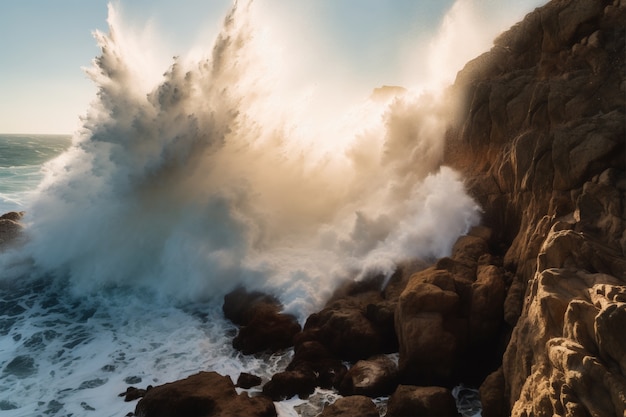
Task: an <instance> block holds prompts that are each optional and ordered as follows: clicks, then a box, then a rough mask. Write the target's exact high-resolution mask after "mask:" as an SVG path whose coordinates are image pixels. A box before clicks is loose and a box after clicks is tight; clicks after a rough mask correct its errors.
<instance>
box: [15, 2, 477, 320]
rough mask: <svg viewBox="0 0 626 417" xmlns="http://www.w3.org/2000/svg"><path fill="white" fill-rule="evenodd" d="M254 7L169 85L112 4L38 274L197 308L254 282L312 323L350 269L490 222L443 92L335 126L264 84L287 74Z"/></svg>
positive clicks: (34, 226) (234, 17)
mask: <svg viewBox="0 0 626 417" xmlns="http://www.w3.org/2000/svg"><path fill="white" fill-rule="evenodd" d="M252 6H253V5H252V4H251V3H249V2H239V3H237V4H236V5H235V6H234V7H233V8H232V10H231V11H230V12H229V14H228V15H227V17H226V18H225V20H224V25H223V28H222V31H221V33H220V34H219V35H218V37H217V39H216V41H215V44H214V45H213V48H212V51H211V53H210V54H209V55H208V56H206V57H205V58H203V59H200V60H198V61H189V60H186V59H182V58H178V59H175V61H174V63H173V64H172V66H171V67H170V68H169V70H167V71H166V72H165V74H163V76H162V79H161V80H159V81H158V83H157V84H156V85H150V84H148V83H146V81H145V80H146V78H147V77H146V76H145V75H144V72H143V71H145V69H143V67H141V65H139V64H137V62H136V61H138V58H137V57H136V56H134V55H133V54H131V52H133V51H134V49H133V48H130V47H128V45H131V44H132V40H128V39H125V38H124V32H123V30H122V28H120V27H118V25H119V23H118V17H117V15H116V11H115V9H114V8H113V7H110V11H109V14H110V17H109V25H110V29H109V33H108V34H104V33H100V32H97V33H96V38H97V40H98V43H99V45H100V47H101V49H102V55H101V56H100V57H98V58H97V59H96V60H95V62H94V67H93V68H91V69H90V70H89V75H90V76H91V77H92V79H93V80H94V82H96V84H97V85H98V88H99V90H98V97H97V100H95V102H94V103H93V105H92V108H91V109H90V110H89V112H88V114H87V116H86V117H85V119H84V123H83V126H84V127H83V130H82V131H81V132H80V133H79V134H78V135H77V136H76V137H75V143H74V146H73V147H72V149H70V150H69V151H68V152H67V153H66V154H65V155H63V156H62V157H61V159H60V161H61V162H59V161H57V162H56V164H57V169H55V170H52V172H51V173H50V176H49V178H48V179H46V180H45V181H44V182H43V183H42V187H41V189H40V190H39V198H38V200H37V201H36V202H35V204H33V206H32V208H31V209H30V210H29V211H28V218H27V221H28V223H29V227H28V230H29V235H30V242H29V243H28V245H27V247H26V248H25V251H26V253H28V254H29V255H30V256H31V257H32V258H33V260H34V262H35V265H36V267H37V269H38V270H40V271H48V272H49V271H56V273H57V274H58V275H60V276H67V277H69V279H70V281H71V283H72V287H73V288H74V290H75V291H77V293H82V292H85V291H86V292H87V293H89V292H91V291H98V290H101V289H102V288H108V287H111V286H129V287H134V288H143V289H148V290H150V291H155V292H156V293H158V294H160V295H162V296H165V297H174V298H175V299H177V300H186V301H190V300H202V299H208V298H212V297H219V296H221V295H223V294H224V293H225V292H226V291H228V290H230V289H232V287H233V286H234V285H237V284H238V283H244V284H246V285H248V286H252V287H258V288H265V289H270V290H273V291H277V292H278V293H279V294H278V295H279V296H280V297H281V299H282V300H283V302H284V303H285V304H286V305H287V306H289V307H291V308H293V310H294V312H296V313H298V314H299V315H300V316H301V317H305V316H306V314H308V313H310V312H311V311H312V309H313V308H315V307H319V305H320V302H322V301H323V300H324V298H325V297H327V296H328V293H329V292H330V291H331V290H332V289H333V287H334V286H335V285H336V283H337V282H338V280H340V279H354V278H355V277H358V276H359V274H361V273H363V272H364V271H365V269H375V270H379V271H380V272H384V273H386V274H390V273H391V272H392V271H393V267H394V264H395V263H396V262H397V261H400V260H402V259H407V258H414V257H436V256H443V255H445V254H446V253H447V252H448V251H449V250H450V248H451V245H452V243H453V241H454V239H455V238H456V237H457V236H458V235H459V234H462V233H464V232H465V231H466V230H467V229H468V228H469V227H470V226H471V225H472V224H475V223H476V222H477V221H478V211H479V210H478V207H477V206H476V204H475V203H474V202H473V201H472V200H471V199H470V198H468V197H467V196H466V195H465V193H464V191H463V187H462V184H461V182H460V179H459V178H458V177H457V176H456V174H455V173H454V172H452V171H451V170H450V169H447V168H441V169H439V168H438V165H439V161H440V157H441V150H442V137H443V133H444V131H445V128H446V125H447V120H446V114H447V113H448V112H449V109H450V106H448V105H447V103H446V102H445V100H444V99H443V97H444V96H443V95H442V94H436V95H434V94H430V93H429V94H425V93H423V94H413V93H411V92H410V91H408V92H402V93H400V94H395V95H394V94H392V95H390V96H389V97H388V98H387V99H386V100H382V101H381V100H378V101H374V100H368V101H367V102H366V103H365V105H363V106H362V110H359V109H358V108H357V109H356V110H354V112H355V113H353V116H352V117H353V119H352V123H353V124H352V125H351V127H352V129H353V130H352V131H351V132H350V131H348V130H347V129H346V126H343V127H342V128H341V129H338V133H334V135H335V137H332V136H331V137H328V135H332V134H333V133H332V132H330V133H329V132H328V131H322V130H320V131H316V130H315V129H312V128H311V126H310V125H306V120H301V119H300V118H302V117H306V115H307V108H306V105H307V103H306V102H300V105H301V106H304V108H301V109H298V110H297V111H293V112H290V111H291V109H292V107H293V105H292V103H290V102H288V101H286V102H282V103H281V102H279V100H277V98H276V97H275V95H273V91H272V90H271V89H268V88H267V87H266V86H275V85H276V82H277V80H274V79H273V78H272V73H273V72H272V63H271V62H267V60H264V53H263V52H264V50H265V49H263V48H266V47H267V45H263V48H261V46H260V44H259V42H261V41H259V40H258V38H259V37H258V36H257V33H258V29H257V28H256V27H255V24H254V21H253V17H254V12H253V10H251V9H252V8H253V7H252ZM148 78H149V77H148ZM372 109H375V111H373V110H372ZM359 111H361V112H362V113H361V115H362V117H363V118H362V119H360V120H359V118H358V115H359ZM372 113H374V114H376V113H377V117H374V118H372V119H366V118H365V117H364V116H365V115H367V116H369V117H371V115H372ZM292 114H295V115H297V116H293V117H292ZM355 114H356V115H357V116H356V117H355ZM355 121H356V122H357V123H355ZM301 126H307V127H306V129H303V128H301ZM322 134H324V135H325V136H326V137H325V138H324V144H326V148H325V147H324V146H322V144H321V143H320V144H319V146H318V142H320V141H319V138H321V137H322ZM329 143H330V144H332V143H335V144H336V149H334V150H333V149H329V148H328V144H329ZM57 242H62V244H57Z"/></svg>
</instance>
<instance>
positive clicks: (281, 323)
mask: <svg viewBox="0 0 626 417" xmlns="http://www.w3.org/2000/svg"><path fill="white" fill-rule="evenodd" d="M282 308H283V307H282V305H281V303H280V302H279V301H278V300H277V299H276V298H275V297H272V296H271V295H268V294H264V293H261V292H258V291H252V292H248V291H247V290H246V289H245V288H243V287H238V288H237V289H235V290H233V291H231V292H230V293H228V294H226V296H225V297H224V305H223V308H222V309H223V311H224V315H225V316H226V318H228V319H230V320H231V321H232V322H233V323H235V324H237V325H239V326H240V328H239V333H238V334H237V336H236V337H235V338H234V339H233V347H234V348H235V349H237V350H239V351H241V352H242V353H244V354H246V355H250V354H253V353H260V352H264V351H270V352H276V351H278V350H281V349H285V348H288V347H290V346H293V338H294V336H295V335H296V334H298V333H299V332H300V324H299V323H298V320H297V319H296V318H295V317H294V316H292V315H290V314H284V313H281V310H282Z"/></svg>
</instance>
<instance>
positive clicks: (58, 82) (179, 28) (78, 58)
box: [0, 0, 545, 134]
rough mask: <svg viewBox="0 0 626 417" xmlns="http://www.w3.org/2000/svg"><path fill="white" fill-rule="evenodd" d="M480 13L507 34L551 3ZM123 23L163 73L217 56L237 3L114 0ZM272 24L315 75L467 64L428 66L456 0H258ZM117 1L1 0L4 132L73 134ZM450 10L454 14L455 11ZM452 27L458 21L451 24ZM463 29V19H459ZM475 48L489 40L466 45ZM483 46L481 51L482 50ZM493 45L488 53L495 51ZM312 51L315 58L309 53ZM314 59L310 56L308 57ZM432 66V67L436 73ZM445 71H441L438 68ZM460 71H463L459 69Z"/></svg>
mask: <svg viewBox="0 0 626 417" xmlns="http://www.w3.org/2000/svg"><path fill="white" fill-rule="evenodd" d="M458 1H459V2H461V3H467V4H470V5H471V7H472V8H473V13H474V14H475V16H474V18H473V20H470V21H469V22H466V24H468V25H470V26H471V27H474V28H475V29H476V30H473V29H472V30H470V31H469V32H471V33H474V34H480V33H481V32H480V28H482V27H483V26H485V25H487V26H488V25H491V24H492V23H493V25H496V26H497V25H503V24H506V25H507V26H504V27H502V29H505V28H507V27H508V26H510V25H511V24H512V23H514V22H516V21H518V20H520V19H521V18H522V17H523V16H524V15H525V13H527V12H529V11H531V10H532V9H534V8H535V7H537V6H539V5H541V4H543V3H544V2H545V1H542V0H520V1H515V2H513V1H507V2H502V1H500V0H458ZM112 3H113V5H114V6H115V8H116V9H117V10H119V12H120V14H121V16H122V20H123V22H124V23H125V25H127V26H128V27H130V28H133V30H135V31H137V33H139V34H140V35H145V36H147V37H149V38H151V39H152V40H151V42H152V43H151V44H152V45H153V49H155V50H156V51H154V50H153V51H151V53H153V54H156V55H157V56H159V57H160V61H159V65H162V66H163V72H164V71H165V70H167V68H168V66H169V65H171V58H172V56H175V55H176V56H179V55H185V54H186V53H187V52H188V51H190V50H193V49H194V48H195V49H199V50H204V51H210V48H211V45H212V41H213V39H214V37H215V35H216V34H217V33H218V31H219V27H220V24H221V21H222V19H223V17H224V16H225V14H226V12H227V10H228V8H229V7H230V5H231V4H232V2H231V1H230V0H210V1H207V0H113V2H112ZM257 3H259V4H260V7H261V8H262V10H263V11H264V15H265V17H266V18H265V19H264V21H263V22H262V24H265V25H268V26H273V27H281V28H284V31H283V32H282V33H283V34H284V37H283V39H282V40H284V42H285V44H286V45H288V46H287V47H288V48H289V47H291V48H298V49H299V50H300V51H304V53H302V52H300V53H301V54H302V55H303V56H305V59H304V60H303V65H306V66H307V67H308V69H309V73H311V74H313V73H319V74H324V75H325V76H328V77H335V78H337V79H350V80H352V81H355V80H356V81H358V82H359V83H362V84H366V85H369V86H370V88H371V89H373V88H375V87H378V86H381V85H404V84H406V83H407V82H408V81H407V80H409V79H411V78H415V77H416V76H420V75H423V76H427V73H428V72H429V71H430V73H431V75H432V73H436V72H437V70H438V69H439V68H441V67H442V66H446V65H448V64H450V65H452V63H451V61H453V60H455V59H456V58H457V55H458V54H456V53H454V52H449V53H448V55H445V54H440V55H439V56H438V58H436V59H434V60H432V61H433V62H434V64H433V63H432V62H431V63H430V64H428V63H424V62H423V58H424V56H425V55H426V50H427V49H428V46H429V44H430V43H432V38H433V36H437V34H438V35H439V42H440V44H445V43H446V42H457V43H458V41H459V40H458V39H456V38H454V37H453V36H452V37H451V38H450V39H449V40H447V41H446V39H445V33H443V32H444V31H445V25H446V19H447V17H446V16H448V18H449V15H450V13H449V12H450V10H451V8H452V7H453V5H454V4H455V1H454V0H394V1H383V0H301V1H297V2H295V1H288V0H257ZM107 4H108V1H107V0H54V1H51V0H3V1H2V2H1V3H0V133H63V134H72V133H73V132H75V131H76V130H77V129H78V128H79V126H80V117H79V116H80V115H82V114H84V113H85V112H86V110H87V108H88V106H89V103H90V102H91V101H92V100H93V99H94V98H95V94H96V87H95V86H94V85H93V82H92V81H91V80H89V78H88V77H87V75H86V74H85V72H84V68H86V67H89V66H91V62H92V60H93V58H95V57H96V56H97V55H98V54H99V50H98V47H97V45H96V42H95V40H94V38H93V36H92V33H93V31H94V30H100V31H104V32H106V31H107ZM447 13H448V14H447ZM449 23H450V22H449ZM451 23H452V25H457V26H458V25H459V23H458V22H454V21H452V22H451ZM466 41H467V42H473V43H474V44H478V43H481V42H482V43H484V40H480V39H474V38H471V39H466ZM482 43H481V44H482ZM488 47H489V44H488V43H487V44H486V46H485V48H486V49H488ZM307 51H308V55H307ZM306 57H308V58H306ZM429 65H430V69H429ZM433 65H435V66H433ZM454 65H459V64H457V63H454Z"/></svg>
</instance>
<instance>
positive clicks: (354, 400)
mask: <svg viewBox="0 0 626 417" xmlns="http://www.w3.org/2000/svg"><path fill="white" fill-rule="evenodd" d="M354 416H359V417H379V414H378V410H377V409H376V405H374V403H373V402H372V400H371V399H370V398H368V397H364V396H362V395H353V396H350V397H345V398H339V399H337V401H335V402H334V403H333V404H331V405H329V406H327V407H324V410H323V411H322V413H321V414H320V415H319V417H354Z"/></svg>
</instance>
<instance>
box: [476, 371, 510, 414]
mask: <svg viewBox="0 0 626 417" xmlns="http://www.w3.org/2000/svg"><path fill="white" fill-rule="evenodd" d="M505 395H506V394H505V390H504V373H503V372H502V368H498V370H497V371H494V372H492V373H491V374H489V376H488V377H487V378H485V380H484V381H483V383H482V384H481V386H480V401H481V403H482V413H481V415H482V417H500V416H504V415H507V414H508V409H509V407H508V404H507V401H506V397H505Z"/></svg>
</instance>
